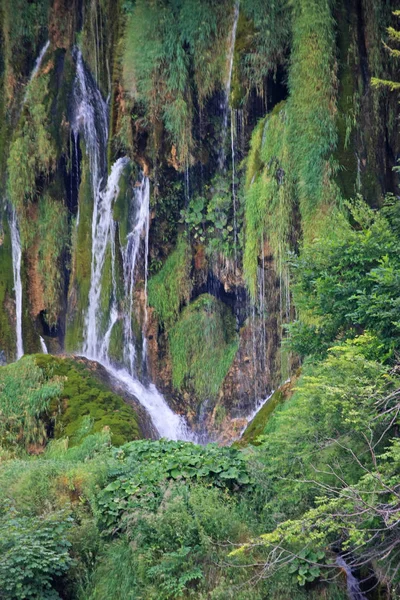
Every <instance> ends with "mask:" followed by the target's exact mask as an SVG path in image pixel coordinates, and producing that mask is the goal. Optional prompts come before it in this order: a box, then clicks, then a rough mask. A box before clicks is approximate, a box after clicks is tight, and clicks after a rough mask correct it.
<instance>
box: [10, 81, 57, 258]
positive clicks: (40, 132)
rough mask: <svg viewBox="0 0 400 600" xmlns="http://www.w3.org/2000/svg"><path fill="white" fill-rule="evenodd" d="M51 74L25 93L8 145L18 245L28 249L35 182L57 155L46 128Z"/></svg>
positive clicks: (11, 192)
mask: <svg viewBox="0 0 400 600" xmlns="http://www.w3.org/2000/svg"><path fill="white" fill-rule="evenodd" d="M49 82H50V74H49V73H47V74H46V75H44V74H39V75H38V76H37V77H35V78H34V79H33V80H32V81H31V83H30V84H29V87H28V89H27V97H26V103H25V106H24V109H23V110H24V113H23V115H22V118H21V120H20V124H19V126H18V128H17V131H16V132H15V135H14V139H13V141H12V143H11V147H10V154H9V157H8V161H7V169H8V183H7V185H8V194H9V197H10V200H11V202H12V204H13V205H14V207H15V208H16V210H17V213H18V215H19V216H20V217H21V218H20V228H21V241H22V244H23V245H24V246H27V245H28V243H29V240H30V236H31V235H32V231H31V230H30V228H29V226H28V225H27V220H26V219H25V218H24V217H25V216H26V215H25V210H26V208H27V206H29V203H30V202H32V201H33V200H34V199H35V196H36V193H37V184H36V180H37V178H38V177H39V176H48V175H49V174H50V172H51V171H52V170H54V168H55V166H56V160H57V152H56V147H55V144H54V141H53V140H52V138H51V136H50V133H49V128H50V122H49V100H50V96H49Z"/></svg>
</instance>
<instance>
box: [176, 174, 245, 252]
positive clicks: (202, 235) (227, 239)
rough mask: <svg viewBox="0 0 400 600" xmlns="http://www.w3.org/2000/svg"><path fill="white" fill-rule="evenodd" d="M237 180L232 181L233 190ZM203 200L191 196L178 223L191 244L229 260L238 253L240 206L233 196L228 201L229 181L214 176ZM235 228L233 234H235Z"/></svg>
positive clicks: (230, 192) (230, 190)
mask: <svg viewBox="0 0 400 600" xmlns="http://www.w3.org/2000/svg"><path fill="white" fill-rule="evenodd" d="M237 184H238V179H237V178H236V179H235V186H237ZM204 191H205V192H206V194H205V195H204V196H198V195H195V196H194V197H193V198H192V199H191V201H190V204H189V206H188V207H187V208H186V209H184V210H182V211H181V220H182V221H183V222H184V223H185V224H186V226H187V230H186V231H187V233H188V234H189V236H192V237H193V241H194V242H195V243H200V244H204V245H205V246H206V249H207V253H208V254H209V255H210V256H216V255H218V254H222V255H223V256H226V257H230V258H233V257H234V256H235V255H237V254H238V253H239V251H240V241H241V237H242V236H241V229H242V228H241V223H242V203H241V196H240V193H238V192H236V198H235V204H236V206H235V205H234V203H233V200H232V178H228V177H222V176H221V175H217V176H216V177H215V178H214V179H213V180H212V181H211V184H210V185H209V186H205V190H204ZM235 227H236V231H235Z"/></svg>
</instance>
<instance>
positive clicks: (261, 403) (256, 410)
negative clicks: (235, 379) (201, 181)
mask: <svg viewBox="0 0 400 600" xmlns="http://www.w3.org/2000/svg"><path fill="white" fill-rule="evenodd" d="M274 393H275V390H272V392H271V393H270V394H269V395H268V396H267V397H266V398H263V399H262V400H259V401H258V402H257V404H256V406H255V408H254V409H253V410H252V411H251V412H250V413H249V414H248V415H247V416H246V417H245V419H246V425H245V426H244V427H243V429H242V430H241V432H240V435H239V439H240V438H241V437H242V435H243V434H244V432H245V431H246V429H247V426H248V424H249V423H251V422H252V420H253V419H254V417H255V416H256V415H257V413H259V412H260V410H261V409H262V407H263V406H265V405H266V404H267V402H268V400H270V399H271V398H272V396H273V395H274Z"/></svg>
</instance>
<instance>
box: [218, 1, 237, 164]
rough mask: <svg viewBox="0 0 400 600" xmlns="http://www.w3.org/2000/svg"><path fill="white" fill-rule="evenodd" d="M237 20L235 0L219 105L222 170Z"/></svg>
mask: <svg viewBox="0 0 400 600" xmlns="http://www.w3.org/2000/svg"><path fill="white" fill-rule="evenodd" d="M238 21H239V2H236V4H235V9H234V14H233V25H232V30H231V35H230V39H229V49H228V56H227V64H228V69H227V72H228V77H227V79H226V83H225V90H224V102H223V104H222V106H221V109H222V114H223V118H222V140H221V150H220V153H219V167H220V169H221V170H222V169H223V168H224V167H225V160H226V157H225V142H226V134H227V129H228V116H229V100H230V95H231V84H232V71H233V58H234V55H235V43H236V30H237V24H238Z"/></svg>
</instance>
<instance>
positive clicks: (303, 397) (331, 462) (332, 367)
mask: <svg viewBox="0 0 400 600" xmlns="http://www.w3.org/2000/svg"><path fill="white" fill-rule="evenodd" d="M370 347H371V340H370V338H369V337H368V336H367V337H365V336H361V337H359V338H357V339H356V340H352V341H348V342H346V343H345V344H343V345H341V346H335V347H334V348H332V349H331V350H330V352H329V354H328V356H327V358H326V359H325V360H324V361H322V362H320V363H317V364H315V365H308V366H304V367H303V374H302V376H301V377H300V379H299V382H298V383H297V385H296V387H295V393H294V395H293V397H292V398H291V399H290V400H289V401H287V402H285V403H284V404H283V405H282V406H281V408H280V410H278V411H277V412H275V413H274V414H273V415H272V418H270V419H269V420H268V423H267V426H266V428H265V430H264V436H262V437H260V438H258V440H259V441H261V442H262V445H261V448H262V450H261V453H262V456H263V457H264V458H263V460H267V462H268V464H267V465H266V468H267V471H268V473H269V474H270V476H271V477H272V481H275V483H274V492H273V494H272V495H271V499H270V502H271V507H270V508H271V511H273V510H277V509H276V502H277V503H278V506H279V509H278V511H282V512H284V513H285V514H286V516H287V517H292V516H293V514H294V515H297V516H299V514H301V512H302V511H303V510H304V509H306V508H307V507H308V506H310V505H311V503H312V501H313V496H314V495H315V494H318V483H319V484H321V485H322V486H323V485H329V484H332V483H333V482H334V479H335V478H334V477H333V474H332V468H334V469H336V470H338V469H340V471H341V473H342V475H343V478H344V479H347V480H348V481H349V483H350V482H355V481H357V479H358V478H359V477H360V475H361V474H362V470H361V468H360V465H358V464H357V462H356V461H354V460H352V457H351V453H350V452H348V451H346V450H345V449H344V446H345V447H350V448H351V450H352V451H353V452H355V453H356V455H357V456H360V457H361V456H362V457H363V461H365V463H366V464H367V463H368V446H367V441H366V440H367V438H366V437H365V436H367V435H368V436H370V435H371V432H372V431H374V435H375V434H376V437H377V439H378V438H379V435H380V433H381V431H382V429H381V424H380V422H379V421H378V420H376V421H375V422H373V418H374V416H375V414H376V413H375V411H376V403H377V402H379V400H380V399H383V398H385V397H386V396H387V395H388V394H389V393H390V392H391V391H393V389H394V388H395V386H396V385H398V380H397V378H396V377H391V376H390V375H389V373H388V369H387V368H386V367H384V366H383V365H382V364H380V363H379V362H377V361H376V360H373V359H372V358H371V357H370ZM371 422H373V429H372V430H371ZM335 440H338V443H336V442H335ZM289 489H290V494H289ZM287 494H289V495H290V498H289V496H288V495H287ZM285 498H287V499H286V500H285ZM274 505H275V508H273V507H274Z"/></svg>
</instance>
